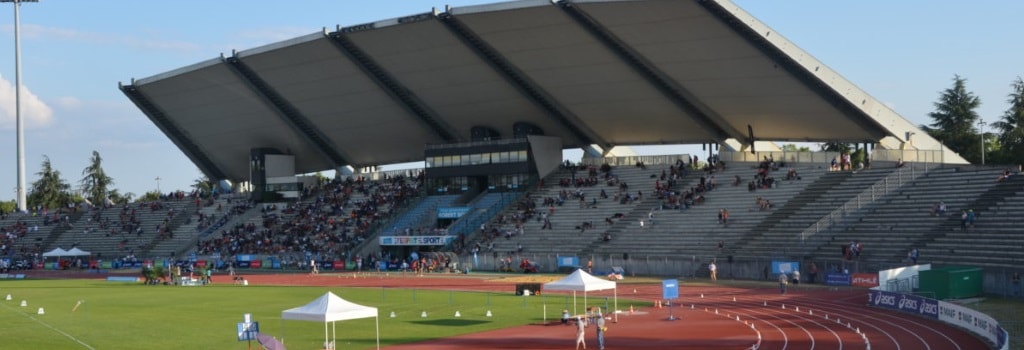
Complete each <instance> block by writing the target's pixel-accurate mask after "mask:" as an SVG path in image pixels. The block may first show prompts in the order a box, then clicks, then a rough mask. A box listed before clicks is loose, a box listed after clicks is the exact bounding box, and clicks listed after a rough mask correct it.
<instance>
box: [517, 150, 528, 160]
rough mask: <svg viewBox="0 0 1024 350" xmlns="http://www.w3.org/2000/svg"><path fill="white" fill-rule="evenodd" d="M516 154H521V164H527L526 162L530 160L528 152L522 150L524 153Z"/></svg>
mask: <svg viewBox="0 0 1024 350" xmlns="http://www.w3.org/2000/svg"><path fill="white" fill-rule="evenodd" d="M516 153H519V161H520V162H525V161H527V160H529V157H527V156H526V150H522V151H519V152H516Z"/></svg>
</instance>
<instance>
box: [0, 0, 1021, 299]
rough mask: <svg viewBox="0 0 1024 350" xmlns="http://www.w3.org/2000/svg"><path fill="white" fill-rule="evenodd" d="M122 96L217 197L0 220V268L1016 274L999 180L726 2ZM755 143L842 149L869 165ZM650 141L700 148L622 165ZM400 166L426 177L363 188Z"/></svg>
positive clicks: (187, 73) (497, 9) (503, 16)
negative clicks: (965, 269) (942, 269)
mask: <svg viewBox="0 0 1024 350" xmlns="http://www.w3.org/2000/svg"><path fill="white" fill-rule="evenodd" d="M119 88H120V89H121V91H122V92H123V93H124V94H125V95H126V96H127V97H128V98H129V99H130V100H131V101H132V102H134V103H135V104H136V106H137V107H138V108H139V109H140V110H141V111H142V112H143V113H144V114H145V115H146V116H147V117H148V118H149V119H150V120H151V121H152V122H153V123H154V124H155V125H156V126H157V127H159V128H160V129H161V130H162V131H163V132H164V133H165V134H166V135H167V137H168V138H170V139H171V140H172V141H173V142H174V143H175V144H176V145H177V146H178V148H179V149H180V150H181V151H182V152H183V153H184V154H186V155H187V156H188V157H189V158H190V159H191V160H192V161H193V162H194V163H195V164H196V165H197V166H198V167H199V169H200V170H201V171H202V172H203V173H204V174H205V175H206V176H208V177H209V178H210V179H216V180H224V181H225V182H229V183H230V184H231V185H232V186H231V187H232V188H231V190H230V191H224V193H218V194H216V195H215V196H213V197H209V198H200V197H197V196H194V195H191V194H185V193H178V194H171V195H168V196H167V197H166V198H163V199H162V200H160V201H157V202H152V203H138V204H131V205H129V206H125V207H106V208H77V209H68V210H62V211H60V212H58V213H46V214H44V215H39V216H31V217H26V216H18V215H7V216H5V217H3V218H0V229H2V231H3V232H4V233H5V234H6V235H5V237H4V238H5V241H4V249H5V252H4V253H5V255H12V256H13V255H17V256H22V257H25V258H24V259H25V260H32V261H33V262H34V263H36V264H38V263H43V262H44V260H42V259H41V258H39V257H38V255H39V254H40V253H42V252H45V251H49V250H51V249H53V248H57V247H61V248H65V249H69V248H71V247H78V248H80V249H82V250H85V251H89V252H92V255H91V256H90V257H87V258H85V259H84V261H82V260H83V259H81V258H79V259H77V260H79V261H80V262H77V263H76V265H77V266H78V267H82V268H88V267H92V268H117V267H121V266H139V264H141V263H142V262H143V261H145V260H152V259H160V258H170V259H178V260H199V261H204V262H206V263H210V264H216V265H214V266H215V267H218V268H224V267H226V266H229V265H236V266H239V267H242V268H244V267H249V268H284V269H304V268H309V267H310V266H309V264H310V261H314V262H315V263H316V264H318V265H319V266H321V267H324V268H328V269H362V270H370V269H394V268H398V269H404V268H423V269H433V270H436V271H449V272H463V273H465V272H468V271H470V270H471V269H473V270H509V271H516V270H517V268H518V266H520V263H519V262H520V261H528V262H531V263H532V264H533V265H530V266H536V267H539V269H540V270H541V271H544V272H551V271H557V270H559V269H561V268H571V267H578V266H582V264H583V262H584V261H592V262H593V265H594V268H595V270H597V271H595V272H604V273H612V272H616V271H625V272H626V273H630V274H646V275H676V276H679V275H682V276H692V277H702V276H707V275H708V273H709V271H708V269H707V267H708V264H709V263H712V262H715V263H716V264H717V265H718V266H719V276H730V277H734V278H745V279H773V278H774V277H773V276H771V275H769V273H768V269H769V267H770V266H771V265H772V264H773V262H777V261H793V262H798V263H799V264H800V265H801V266H804V267H803V269H805V271H806V269H807V267H808V266H811V265H814V266H816V267H817V268H819V269H820V270H821V273H822V274H824V273H825V272H828V271H835V272H844V273H872V272H877V271H880V270H885V269H889V268H893V267H900V266H907V265H910V264H912V263H933V264H937V265H970V266H977V267H980V268H982V269H983V270H984V274H985V280H984V282H985V288H986V291H989V292H993V293H1004V294H1008V293H1009V292H1010V288H1011V287H1010V285H1009V283H1010V282H1009V277H1008V276H1010V275H1011V274H1012V273H1013V272H1016V271H1018V269H1019V261H1021V259H1022V258H1024V256H1022V255H1021V254H1022V253H1021V249H1020V248H1021V247H1020V242H1022V241H1024V236H1022V234H1021V233H1020V232H1019V230H1017V229H1016V228H1017V227H1019V226H1020V224H1021V217H1024V216H1022V215H1021V213H1022V210H1024V203H1022V200H1021V191H1022V186H1021V185H1022V183H1024V179H1021V178H1020V177H1019V176H1018V171H1019V169H1016V168H1014V169H1013V172H1012V176H1005V177H1004V176H1003V174H1004V168H1003V167H992V166H988V167H986V166H976V165H971V164H967V162H966V161H965V160H964V159H963V158H962V157H961V156H959V155H958V154H956V153H954V152H952V151H950V150H949V149H948V148H946V147H944V146H943V145H942V144H941V143H940V142H939V141H937V140H935V139H933V138H931V137H930V136H929V135H928V134H927V133H926V132H924V131H923V130H921V129H919V128H918V127H917V126H915V125H914V124H913V123H911V122H909V121H908V120H906V119H904V118H903V117H901V116H899V115H898V114H897V113H896V112H894V111H893V110H891V109H890V108H888V107H887V106H885V105H884V104H883V103H881V102H880V101H878V100H876V99H874V98H873V97H871V96H870V95H869V94H868V93H867V92H865V91H862V90H861V89H859V88H858V87H856V86H854V85H853V84H852V83H851V82H849V81H848V80H846V79H845V78H843V77H842V76H840V75H839V74H838V73H836V72H834V71H832V70H831V69H830V68H829V67H828V66H826V65H825V64H824V63H823V62H820V61H818V60H817V59H815V58H814V57H813V56H812V55H811V54H809V53H807V52H805V51H803V50H802V49H800V48H798V47H797V46H796V45H794V44H793V43H792V42H790V41H788V40H787V39H786V38H785V37H784V36H782V35H780V34H779V33H776V32H774V31H772V30H771V28H769V27H768V26H767V25H766V24H764V23H761V22H760V21H758V20H757V19H755V18H754V17H752V16H751V15H749V14H748V13H746V12H745V11H743V10H742V9H741V8H739V7H738V6H736V5H735V4H732V3H731V2H730V1H728V0H701V1H698V0H694V1H668V0H640V1H614V0H613V1H603V0H602V1H583V0H581V1H547V0H544V1H532V0H528V1H514V2H505V3H496V4H490V5H480V6H470V7H465V8H445V9H432V10H431V11H428V12H424V13H420V14H412V15H409V16H404V17H398V18H392V19H385V20H381V21H377V22H372V23H363V24H352V25H345V26H338V27H336V28H334V29H324V30H321V31H316V32H313V33H311V34H308V35H305V36H301V37H297V38H294V39H291V40H286V41H282V42H278V43H274V44H271V45H267V46H263V47H257V48H251V49H247V50H241V51H235V52H231V53H230V54H221V55H220V56H219V57H216V58H213V59H211V60H207V61H203V62H198V63H196V64H192V65H188V66H185V67H182V68H179V69H176V70H172V71H169V72H165V73H162V74H157V75H154V76H151V77H147V78H142V79H133V80H132V81H131V82H130V83H127V84H120V86H119ZM775 142H838V143H846V144H852V145H856V149H857V150H858V151H860V152H863V154H866V156H865V158H864V159H866V161H861V162H857V163H856V164H853V163H850V164H847V163H845V162H843V163H844V164H840V165H839V166H833V164H832V161H833V160H834V159H842V158H843V157H844V155H843V154H839V153H834V152H788V151H783V150H781V149H779V148H778V147H776V146H775ZM666 144H688V145H698V144H701V145H704V150H705V151H706V153H703V154H673V155H659V156H637V155H629V154H628V146H633V145H666ZM567 149H581V150H583V154H584V155H583V157H582V159H578V160H575V159H574V160H570V161H564V160H563V158H562V154H563V151H564V150H567ZM405 162H422V164H423V166H422V168H418V169H410V170H397V171H388V172H382V171H376V169H378V167H380V166H382V165H388V164H395V163H405ZM324 171H333V172H334V174H335V177H334V178H327V179H325V178H320V177H317V176H314V175H309V174H313V173H317V172H324ZM997 179H998V180H997ZM939 203H941V206H942V208H943V210H941V211H940V210H937V209H938V206H939ZM968 212H969V213H972V214H971V217H972V218H973V219H972V221H971V222H970V223H961V213H968ZM911 252H914V255H913V261H911V255H910V253H911ZM413 257H417V258H419V259H414V258H413ZM565 257H571V258H573V259H563V258H565ZM409 262H412V263H413V264H412V266H409V267H406V266H405V265H406V264H408V263H409ZM45 263H47V264H52V263H54V262H53V260H47V261H45ZM46 266H47V267H49V266H52V265H46ZM620 269H621V270H620ZM805 274H806V272H805ZM881 283H883V284H884V283H885V281H881Z"/></svg>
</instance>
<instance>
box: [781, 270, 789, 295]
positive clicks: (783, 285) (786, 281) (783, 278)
mask: <svg viewBox="0 0 1024 350" xmlns="http://www.w3.org/2000/svg"><path fill="white" fill-rule="evenodd" d="M788 284H789V277H786V274H785V273H780V274H779V293H781V294H786V285H788Z"/></svg>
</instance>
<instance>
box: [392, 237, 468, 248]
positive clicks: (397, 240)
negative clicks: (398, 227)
mask: <svg viewBox="0 0 1024 350" xmlns="http://www.w3.org/2000/svg"><path fill="white" fill-rule="evenodd" d="M454 240H455V236H382V237H380V245H382V246H386V245H390V246H396V245H400V246H414V245H447V244H448V243H451V242H452V241H454Z"/></svg>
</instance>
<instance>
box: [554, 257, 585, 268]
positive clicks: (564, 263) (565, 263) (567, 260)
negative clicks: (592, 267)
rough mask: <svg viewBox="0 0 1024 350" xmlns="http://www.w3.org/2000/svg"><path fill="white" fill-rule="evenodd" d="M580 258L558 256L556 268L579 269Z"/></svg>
mask: <svg viewBox="0 0 1024 350" xmlns="http://www.w3.org/2000/svg"><path fill="white" fill-rule="evenodd" d="M579 266H580V258H579V257H577V256H559V257H558V267H579Z"/></svg>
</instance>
